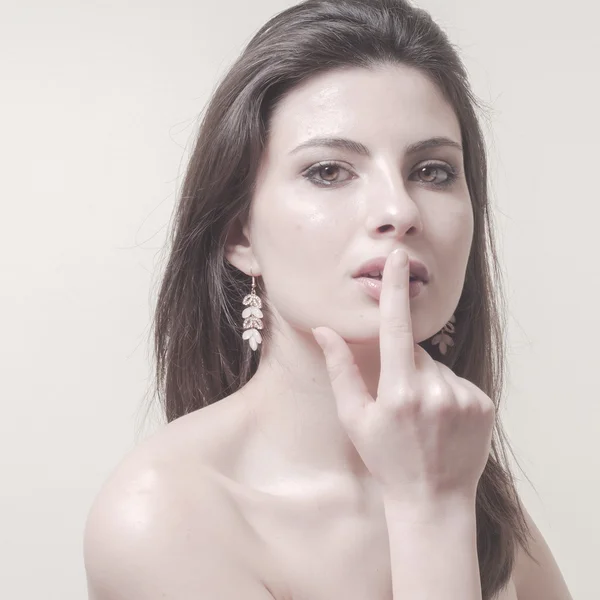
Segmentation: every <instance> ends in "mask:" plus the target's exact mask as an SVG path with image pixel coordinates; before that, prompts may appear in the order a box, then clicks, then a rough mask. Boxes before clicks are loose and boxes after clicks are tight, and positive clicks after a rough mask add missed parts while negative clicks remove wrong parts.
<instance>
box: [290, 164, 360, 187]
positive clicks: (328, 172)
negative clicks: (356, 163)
mask: <svg viewBox="0 0 600 600" xmlns="http://www.w3.org/2000/svg"><path fill="white" fill-rule="evenodd" d="M340 169H341V170H343V171H346V172H348V173H349V171H348V169H346V168H345V167H343V166H342V165H340V164H339V163H337V162H331V161H329V162H321V163H318V164H316V165H314V166H313V167H311V168H310V169H308V170H307V171H304V173H302V176H303V177H305V178H306V179H308V180H309V181H310V182H312V183H314V184H315V185H319V186H321V187H330V186H332V185H334V184H336V183H340V180H339V179H338V177H337V176H336V173H337V172H338V171H339V170H340ZM316 175H319V178H317V177H316ZM329 178H331V179H329ZM344 181H348V179H343V180H341V182H344Z"/></svg>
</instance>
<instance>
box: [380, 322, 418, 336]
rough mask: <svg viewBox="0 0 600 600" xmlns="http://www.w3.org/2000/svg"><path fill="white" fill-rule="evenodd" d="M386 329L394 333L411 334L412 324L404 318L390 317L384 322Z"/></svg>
mask: <svg viewBox="0 0 600 600" xmlns="http://www.w3.org/2000/svg"><path fill="white" fill-rule="evenodd" d="M385 327H386V329H387V330H388V331H389V332H390V333H392V334H394V335H405V334H409V333H410V334H411V335H412V325H411V324H410V323H407V322H406V320H404V319H396V318H391V319H388V321H387V322H386V324H385Z"/></svg>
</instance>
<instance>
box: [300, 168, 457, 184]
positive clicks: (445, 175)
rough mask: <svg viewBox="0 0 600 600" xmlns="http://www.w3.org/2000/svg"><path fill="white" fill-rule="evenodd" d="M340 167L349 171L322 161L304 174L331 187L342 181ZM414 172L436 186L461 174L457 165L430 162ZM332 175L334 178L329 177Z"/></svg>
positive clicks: (449, 181) (448, 181) (450, 181)
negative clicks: (337, 174) (318, 176)
mask: <svg viewBox="0 0 600 600" xmlns="http://www.w3.org/2000/svg"><path fill="white" fill-rule="evenodd" d="M340 169H341V170H343V171H346V172H347V173H349V170H348V169H346V168H345V167H343V166H342V165H340V164H338V163H336V162H322V163H318V164H316V165H314V166H313V167H311V168H310V169H308V170H306V171H304V173H302V176H303V177H305V178H306V179H308V180H309V181H310V182H312V183H314V184H315V185H319V186H321V187H330V186H332V185H335V184H337V183H340V180H339V179H338V178H337V177H336V176H335V173H337V172H338V170H340ZM414 173H416V174H418V175H419V179H420V181H421V182H422V183H424V184H426V185H433V187H435V188H445V187H449V186H450V185H452V184H453V183H454V181H456V179H457V177H458V174H459V173H458V169H456V168H455V167H452V166H451V165H448V164H442V163H428V164H425V165H421V166H419V167H417V168H416V169H415V170H414V171H413V173H411V175H412V174H414ZM315 175H320V176H321V178H317V177H315ZM323 175H324V176H325V177H324V178H323V177H322V176H323ZM421 176H423V177H425V179H422V178H421ZM330 177H332V178H331V179H329V178H330ZM440 177H441V179H440ZM344 181H348V179H343V180H341V182H342V183H343V182H344Z"/></svg>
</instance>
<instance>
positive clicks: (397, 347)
mask: <svg viewBox="0 0 600 600" xmlns="http://www.w3.org/2000/svg"><path fill="white" fill-rule="evenodd" d="M396 261H397V262H396ZM409 278H410V275H409V266H408V256H407V255H406V252H404V251H402V250H396V251H395V252H393V253H392V254H391V255H390V256H389V257H388V260H387V262H386V264H385V267H384V271H383V281H382V286H383V287H382V292H381V299H380V304H379V309H380V315H381V323H380V334H379V340H380V354H381V372H380V377H379V386H378V388H377V399H376V400H374V399H373V398H372V397H371V396H370V394H369V393H368V391H367V388H366V385H365V383H364V381H363V379H362V377H361V375H360V373H359V370H358V367H357V366H356V364H355V363H354V359H353V355H352V352H351V351H350V349H349V348H348V346H347V345H346V343H345V342H344V340H343V339H342V337H340V336H339V335H338V334H337V333H336V332H335V331H333V330H332V329H329V328H326V327H318V328H316V329H315V330H314V331H315V332H316V333H317V334H320V335H322V336H323V337H324V338H325V344H324V346H323V345H322V346H321V347H322V348H323V352H324V354H325V359H326V362H327V370H328V373H329V378H330V380H331V386H332V388H333V393H334V395H335V398H336V403H337V411H338V416H339V418H340V420H341V422H342V424H343V425H344V428H345V429H346V430H347V432H348V435H349V437H350V439H351V440H352V443H353V444H354V445H355V447H356V449H357V451H358V453H359V454H360V456H361V457H362V459H363V462H364V463H365V465H366V466H367V468H368V469H369V471H370V472H371V473H372V474H373V476H374V477H375V479H377V480H378V481H379V482H380V484H381V486H382V489H383V493H384V494H385V495H390V496H392V497H394V498H395V499H399V500H402V501H404V500H406V501H408V502H409V503H411V502H419V503H420V502H424V501H431V500H434V501H435V500H443V499H446V498H451V497H456V496H457V495H458V496H460V497H464V496H465V495H467V496H468V497H472V498H474V496H475V492H476V489H477V483H478V481H479V478H480V477H481V474H482V472H483V469H484V467H485V464H486V462H487V459H488V456H489V451H490V444H491V438H492V428H493V424H494V417H495V407H494V403H493V402H492V400H491V399H490V398H489V397H488V396H487V395H486V394H485V393H484V392H483V391H482V390H480V389H479V388H478V387H477V386H476V385H474V384H473V383H471V382H470V381H468V380H466V379H464V378H462V377H458V376H457V375H455V374H454V373H453V372H452V370H451V369H449V368H448V367H446V366H445V365H444V364H442V363H440V362H438V361H436V360H433V359H432V358H431V357H430V356H429V354H428V353H427V352H426V351H425V350H423V349H422V348H421V347H420V346H419V345H418V344H416V343H415V341H414V338H413V333H412V321H411V314H410V297H409ZM317 341H318V340H317Z"/></svg>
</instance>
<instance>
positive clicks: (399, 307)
mask: <svg viewBox="0 0 600 600" xmlns="http://www.w3.org/2000/svg"><path fill="white" fill-rule="evenodd" d="M409 291H410V269H409V263H408V254H407V253H406V252H405V251H404V250H400V249H398V250H395V251H394V252H392V253H391V254H390V255H389V257H388V259H387V261H386V263H385V267H384V269H383V277H382V282H381V298H380V301H379V311H380V332H379V344H380V354H381V359H380V360H381V375H380V379H381V380H386V379H389V381H390V382H393V381H398V377H400V378H401V377H402V376H403V375H410V374H411V373H412V372H414V371H415V369H416V365H415V354H414V346H415V341H414V336H413V331H412V319H411V315H410V294H409Z"/></svg>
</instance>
